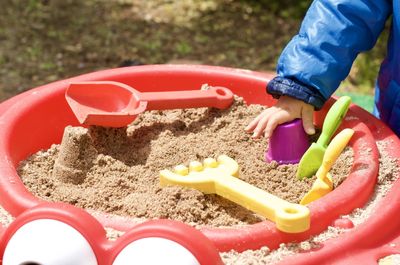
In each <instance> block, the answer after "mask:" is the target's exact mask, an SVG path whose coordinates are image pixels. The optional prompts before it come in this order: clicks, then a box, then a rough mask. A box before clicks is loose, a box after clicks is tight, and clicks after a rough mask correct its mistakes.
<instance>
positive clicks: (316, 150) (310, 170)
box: [296, 96, 351, 179]
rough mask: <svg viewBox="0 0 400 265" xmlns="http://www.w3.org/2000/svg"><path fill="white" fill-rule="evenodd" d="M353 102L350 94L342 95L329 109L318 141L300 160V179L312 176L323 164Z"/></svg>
mask: <svg viewBox="0 0 400 265" xmlns="http://www.w3.org/2000/svg"><path fill="white" fill-rule="evenodd" d="M350 103H351V98H350V97H348V96H343V97H340V98H339V99H338V100H337V101H336V102H335V103H334V104H333V105H332V107H331V108H330V109H329V111H328V114H327V115H326V117H325V120H324V124H323V125H322V132H321V135H320V136H319V138H318V140H317V142H316V143H312V144H311V146H310V147H309V148H308V149H307V151H306V152H305V153H304V155H303V156H302V158H301V159H300V162H299V167H298V169H297V172H296V176H297V177H298V178H299V179H303V178H304V177H307V178H309V177H311V176H313V175H314V174H315V172H317V170H318V168H319V167H320V166H321V164H322V158H323V157H324V154H325V150H326V148H327V146H328V144H329V142H330V140H331V138H332V136H333V134H334V133H335V131H336V130H337V128H338V127H339V125H340V123H341V122H342V120H343V118H344V116H345V115H346V113H347V110H348V109H349V106H350Z"/></svg>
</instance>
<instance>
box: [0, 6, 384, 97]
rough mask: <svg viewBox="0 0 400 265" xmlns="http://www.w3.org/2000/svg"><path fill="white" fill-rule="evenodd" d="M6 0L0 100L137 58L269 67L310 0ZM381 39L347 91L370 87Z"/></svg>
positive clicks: (0, 17)
mask: <svg viewBox="0 0 400 265" xmlns="http://www.w3.org/2000/svg"><path fill="white" fill-rule="evenodd" d="M5 2H6V3H4V4H3V5H2V8H1V9H0V101H3V100H5V99H7V98H9V97H11V96H13V95H15V94H18V93H21V92H23V91H25V90H28V89H30V88H33V87H36V86H39V85H42V84H47V83H49V82H52V81H55V80H60V79H63V78H67V77H71V76H75V75H79V74H83V73H87V72H92V71H95V70H100V69H105V68H114V67H119V66H122V65H132V64H133V65H135V64H139V63H142V64H164V63H169V62H189V63H201V64H209V65H219V66H229V67H235V68H245V69H250V70H257V71H274V70H275V64H276V61H277V58H278V56H279V54H280V52H281V51H282V49H283V48H284V46H285V44H286V43H287V42H288V41H289V40H290V39H291V38H292V37H293V35H294V34H295V33H296V32H297V31H298V29H299V26H300V23H301V19H302V17H303V16H304V13H305V11H306V10H307V8H308V6H309V4H310V3H311V0H302V1H297V2H296V4H294V2H291V1H287V0H286V1H255V0H247V1H244V0H172V1H166V0H151V1H143V0H110V1H107V0H88V1H80V0H65V1H55V0H30V1H25V0H6V1H5ZM2 3H3V2H2ZM378 44H379V45H378V46H379V47H378V49H374V51H372V54H371V56H361V58H360V62H361V64H359V65H358V66H356V67H354V69H353V70H352V72H351V74H350V78H349V79H348V80H349V82H346V87H345V88H344V90H345V91H347V90H348V87H350V89H356V90H359V89H361V88H357V85H360V86H361V85H362V86H366V87H368V89H367V90H368V91H369V92H368V93H371V92H372V90H371V89H370V88H371V87H372V86H373V81H374V78H375V76H376V70H377V67H378V65H379V62H380V61H381V60H382V58H383V55H384V52H382V51H384V50H385V49H384V47H385V44H384V41H382V42H378ZM360 68H361V69H360ZM364 68H365V69H364ZM359 79H360V80H359ZM347 85H349V86H347ZM351 87H352V88H351ZM364 92H365V90H364Z"/></svg>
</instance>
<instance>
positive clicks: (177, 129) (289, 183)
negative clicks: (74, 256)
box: [0, 97, 398, 265]
mask: <svg viewBox="0 0 400 265" xmlns="http://www.w3.org/2000/svg"><path fill="white" fill-rule="evenodd" d="M263 108H264V107H262V106H260V105H250V106H246V104H245V102H244V101H243V99H241V98H239V97H235V102H234V104H233V106H232V107H231V108H230V109H227V110H222V111H221V110H217V109H209V108H200V109H188V110H169V111H151V112H146V113H143V114H141V115H140V116H139V117H138V118H137V119H136V121H135V122H134V123H133V124H131V125H130V126H128V127H127V128H121V129H111V128H100V127H90V128H89V129H85V128H82V127H67V128H66V132H65V134H64V139H63V143H62V144H61V145H53V146H52V147H51V148H49V149H48V150H41V151H39V152H37V153H36V154H34V155H32V156H31V157H29V158H28V159H27V160H25V161H22V162H21V164H20V166H19V168H18V173H19V175H20V176H21V178H22V180H23V182H24V184H25V185H26V186H27V188H28V189H29V190H30V191H31V192H32V193H34V194H35V195H36V196H38V197H40V198H42V199H44V200H47V201H63V202H67V203H70V204H73V205H76V206H78V207H82V208H84V209H87V210H89V211H92V210H96V211H103V212H107V213H110V214H117V215H121V216H128V217H132V218H137V219H140V220H146V219H153V218H169V219H174V220H179V221H183V222H185V223H188V224H190V225H192V226H195V227H199V226H212V227H222V226H240V225H246V224H253V223H257V222H260V221H263V220H264V218H263V217H262V216H259V215H257V214H255V213H252V212H251V211H249V210H246V209H245V208H243V207H241V206H238V205H236V204H234V203H232V202H230V201H228V200H225V199H223V198H221V197H219V196H217V195H204V194H202V193H201V192H199V191H196V190H192V189H186V188H181V187H164V188H162V187H160V185H159V171H160V170H162V169H172V168H173V167H174V166H175V165H178V164H185V165H187V164H188V163H189V162H190V161H193V160H197V161H202V160H203V159H204V158H206V157H214V158H215V157H217V156H218V155H221V154H226V155H228V156H230V157H232V158H234V159H235V160H236V161H237V162H238V164H239V165H240V178H241V179H243V180H244V181H246V182H248V183H250V184H252V185H255V186H257V187H259V188H261V189H264V190H266V191H267V192H270V193H272V194H274V195H276V196H278V197H280V198H282V199H285V200H288V201H290V202H295V203H297V202H299V200H300V199H301V198H302V196H303V195H304V194H305V193H306V192H307V191H308V190H309V188H310V187H311V184H312V183H313V181H314V180H315V178H311V179H306V180H304V181H299V180H298V179H297V178H296V177H295V172H296V169H297V165H278V164H277V163H276V162H272V163H265V161H264V152H265V151H266V148H267V146H268V143H267V142H266V141H265V140H264V139H261V140H253V139H251V138H250V135H249V134H247V133H246V132H245V131H244V127H245V126H246V125H247V124H248V123H249V121H250V120H251V119H253V118H254V117H255V116H256V115H257V114H258V113H260V111H261V110H262V109H263ZM313 140H315V139H313V138H310V141H313ZM67 142H68V144H65V143H67ZM381 145H382V144H381ZM378 147H379V149H380V151H381V152H382V146H379V143H378ZM68 150H69V151H68ZM385 157H386V156H382V158H381V161H380V166H381V169H380V172H379V179H380V181H379V182H378V184H377V186H376V190H375V195H374V197H373V198H371V201H370V203H369V204H368V205H366V206H365V207H364V208H362V209H357V210H355V211H354V212H353V213H352V214H351V215H349V216H348V218H350V219H351V220H352V221H353V222H354V223H355V225H358V224H360V223H362V222H363V221H364V220H365V219H366V218H367V217H368V216H369V215H370V214H371V211H372V210H373V207H374V205H375V204H376V202H377V201H379V199H380V198H382V197H383V196H384V194H385V193H386V192H387V189H388V188H389V187H390V185H391V183H392V182H393V181H394V180H395V179H396V178H397V177H398V176H393V174H391V173H390V172H393V169H394V168H393V167H394V166H395V161H387V158H385ZM385 159H386V160H385ZM352 161H353V151H352V149H351V148H346V149H345V151H344V152H343V153H342V154H341V156H340V157H339V159H338V161H337V162H336V163H335V165H334V167H333V168H332V170H331V173H332V175H333V176H334V182H335V183H334V185H335V187H336V186H338V185H340V183H341V182H342V181H343V180H344V179H345V177H346V176H347V175H348V174H349V171H350V167H351V165H352ZM53 172H54V173H53ZM53 174H54V175H53ZM0 213H2V211H0ZM5 216H7V215H5ZM0 221H4V224H7V223H8V222H10V221H11V218H10V217H6V218H2V219H0ZM345 232H346V230H344V229H338V228H334V227H329V228H328V229H327V231H326V232H324V233H322V234H320V235H318V236H316V237H313V238H311V239H309V240H307V241H305V242H302V243H299V244H282V245H281V246H280V248H279V249H277V250H275V251H270V250H269V249H268V248H266V247H263V248H261V249H259V250H254V251H253V250H249V251H245V252H243V253H237V252H235V251H231V252H228V253H221V257H222V258H223V260H224V262H225V263H226V264H232V265H233V264H241V265H246V264H249V265H250V264H253V265H256V264H271V263H274V262H276V261H279V260H281V259H282V258H284V257H285V256H287V255H292V254H294V253H297V252H298V251H301V250H307V249H310V248H312V247H313V246H315V245H318V244H319V243H320V242H323V241H324V240H326V239H328V238H332V237H335V236H337V235H340V234H341V233H345ZM107 233H108V236H109V238H110V239H111V240H113V239H115V238H117V237H118V236H119V235H121V232H119V231H115V230H112V229H109V228H107Z"/></svg>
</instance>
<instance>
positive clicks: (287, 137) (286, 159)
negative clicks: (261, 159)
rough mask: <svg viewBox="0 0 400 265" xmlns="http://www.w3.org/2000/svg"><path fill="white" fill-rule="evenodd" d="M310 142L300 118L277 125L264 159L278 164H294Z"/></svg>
mask: <svg viewBox="0 0 400 265" xmlns="http://www.w3.org/2000/svg"><path fill="white" fill-rule="evenodd" d="M309 146H310V143H309V141H308V137H307V134H306V132H305V131H304V128H303V123H302V121H301V119H295V120H293V121H291V122H287V123H283V124H281V125H278V126H277V127H276V129H275V130H274V132H273V134H272V136H271V138H270V140H269V147H268V151H267V152H265V161H266V162H271V161H273V160H274V161H276V162H278V163H279V164H296V163H298V162H299V161H300V159H301V157H302V156H303V154H304V153H305V152H306V150H307V149H308V147H309Z"/></svg>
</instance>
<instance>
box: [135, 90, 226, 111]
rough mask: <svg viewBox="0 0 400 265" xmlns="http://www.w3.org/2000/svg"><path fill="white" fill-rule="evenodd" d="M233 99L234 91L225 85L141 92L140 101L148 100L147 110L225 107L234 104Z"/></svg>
mask: <svg viewBox="0 0 400 265" xmlns="http://www.w3.org/2000/svg"><path fill="white" fill-rule="evenodd" d="M232 100H233V93H232V92H231V91H230V90H229V89H227V88H225V87H210V88H208V89H207V90H184V91H168V92H145V93H140V94H139V101H141V102H142V101H146V102H147V107H146V109H147V110H166V109H186V108H201V107H215V108H219V109H225V108H227V107H229V106H230V105H231V104H232Z"/></svg>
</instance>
